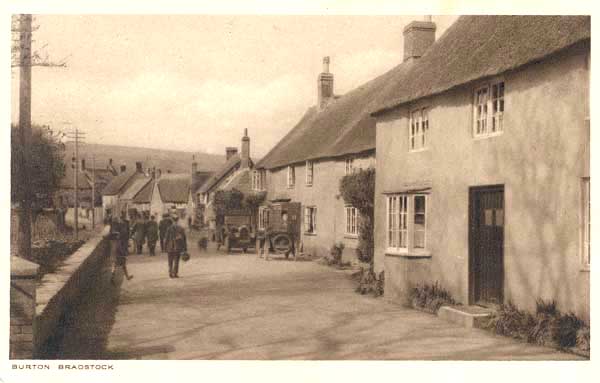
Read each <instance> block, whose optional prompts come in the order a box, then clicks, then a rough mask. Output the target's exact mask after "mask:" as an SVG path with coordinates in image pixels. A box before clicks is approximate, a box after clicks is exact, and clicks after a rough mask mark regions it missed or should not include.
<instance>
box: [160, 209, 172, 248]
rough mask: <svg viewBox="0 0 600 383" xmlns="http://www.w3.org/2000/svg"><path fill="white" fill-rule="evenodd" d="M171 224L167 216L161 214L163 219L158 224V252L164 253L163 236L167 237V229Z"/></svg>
mask: <svg viewBox="0 0 600 383" xmlns="http://www.w3.org/2000/svg"><path fill="white" fill-rule="evenodd" d="M172 224H173V221H171V219H170V218H169V215H168V214H163V218H162V219H161V220H160V223H159V224H158V235H159V236H160V251H161V252H163V253H164V252H165V235H167V229H168V228H169V226H171V225H172Z"/></svg>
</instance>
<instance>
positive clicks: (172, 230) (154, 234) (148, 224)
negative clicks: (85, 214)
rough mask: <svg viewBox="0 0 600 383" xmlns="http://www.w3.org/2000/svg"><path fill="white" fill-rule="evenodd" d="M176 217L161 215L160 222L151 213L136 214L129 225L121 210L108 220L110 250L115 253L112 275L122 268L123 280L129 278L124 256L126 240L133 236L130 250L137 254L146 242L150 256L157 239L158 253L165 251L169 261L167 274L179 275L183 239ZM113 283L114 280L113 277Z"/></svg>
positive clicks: (126, 248) (184, 240)
mask: <svg viewBox="0 0 600 383" xmlns="http://www.w3.org/2000/svg"><path fill="white" fill-rule="evenodd" d="M178 221H179V217H178V216H177V215H174V216H172V217H170V216H169V215H168V214H164V215H163V217H162V219H161V221H160V223H158V224H157V223H156V219H155V217H154V216H153V215H151V216H150V217H148V215H144V216H136V217H135V220H134V223H133V225H131V226H130V223H129V220H128V219H127V215H126V213H125V212H122V214H121V216H120V217H119V218H117V217H114V218H111V219H110V220H109V222H110V234H109V237H110V239H111V246H112V250H113V251H114V252H115V253H116V261H115V266H114V268H113V278H114V274H115V271H116V268H117V267H122V269H123V272H124V274H125V277H126V278H127V280H130V279H131V278H133V275H130V274H129V273H128V272H127V260H126V256H127V255H128V254H129V239H133V243H134V249H135V251H136V252H137V254H142V249H143V246H144V244H145V243H146V242H147V244H148V250H149V253H150V256H155V255H156V252H155V249H156V242H157V241H159V240H160V250H161V252H163V253H164V252H167V254H168V263H169V277H170V278H179V260H180V258H181V256H182V254H187V238H186V236H185V230H184V229H183V228H182V227H181V226H180V225H179V224H178ZM113 283H114V280H113Z"/></svg>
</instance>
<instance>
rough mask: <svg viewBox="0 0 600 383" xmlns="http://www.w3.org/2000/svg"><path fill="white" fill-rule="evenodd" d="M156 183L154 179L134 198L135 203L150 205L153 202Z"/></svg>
mask: <svg viewBox="0 0 600 383" xmlns="http://www.w3.org/2000/svg"><path fill="white" fill-rule="evenodd" d="M155 182H156V181H154V180H153V179H152V180H151V181H150V182H148V183H146V185H145V186H144V187H143V188H142V189H141V190H140V191H139V192H138V193H137V194H136V195H135V197H133V202H134V203H150V202H151V201H152V192H153V191H154V184H155Z"/></svg>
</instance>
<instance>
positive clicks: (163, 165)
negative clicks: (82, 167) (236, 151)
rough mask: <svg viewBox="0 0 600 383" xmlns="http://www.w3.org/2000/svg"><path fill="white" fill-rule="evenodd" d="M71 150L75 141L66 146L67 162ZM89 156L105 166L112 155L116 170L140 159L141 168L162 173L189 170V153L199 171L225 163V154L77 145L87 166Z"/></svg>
mask: <svg viewBox="0 0 600 383" xmlns="http://www.w3.org/2000/svg"><path fill="white" fill-rule="evenodd" d="M74 149H75V144H73V143H69V144H67V145H66V150H65V157H66V159H67V160H68V161H70V159H71V157H72V155H73V154H72V153H74ZM92 156H95V159H96V167H106V165H107V164H108V160H109V159H110V158H112V160H113V165H114V166H115V168H117V169H119V166H120V165H123V164H124V165H126V166H127V169H132V168H135V163H136V162H139V161H141V162H142V166H143V168H144V169H146V168H152V167H156V169H161V170H162V171H163V172H166V171H167V170H170V171H171V172H173V173H191V169H192V156H195V158H196V162H198V170H213V171H214V170H217V169H218V168H219V167H220V166H221V165H223V164H224V163H225V156H220V155H216V154H207V153H192V152H183V151H177V150H163V149H149V148H136V147H131V146H117V145H104V144H85V145H82V146H80V149H79V157H80V158H81V159H83V158H85V161H86V166H90V167H91V166H92Z"/></svg>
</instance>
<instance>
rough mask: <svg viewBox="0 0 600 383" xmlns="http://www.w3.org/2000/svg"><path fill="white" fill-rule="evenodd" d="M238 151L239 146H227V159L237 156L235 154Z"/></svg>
mask: <svg viewBox="0 0 600 383" xmlns="http://www.w3.org/2000/svg"><path fill="white" fill-rule="evenodd" d="M237 152H238V149H237V148H234V147H232V146H228V147H226V148H225V159H226V160H227V161H229V159H230V158H231V157H233V156H235V155H236V154H237Z"/></svg>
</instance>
